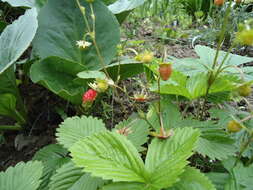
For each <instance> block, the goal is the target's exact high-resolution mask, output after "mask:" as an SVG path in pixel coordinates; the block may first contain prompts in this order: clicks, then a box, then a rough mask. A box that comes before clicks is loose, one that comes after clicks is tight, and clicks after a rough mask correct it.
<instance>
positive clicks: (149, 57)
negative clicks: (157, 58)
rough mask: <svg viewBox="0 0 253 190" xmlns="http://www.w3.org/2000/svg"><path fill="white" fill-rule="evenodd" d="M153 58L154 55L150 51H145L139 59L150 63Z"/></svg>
mask: <svg viewBox="0 0 253 190" xmlns="http://www.w3.org/2000/svg"><path fill="white" fill-rule="evenodd" d="M153 59H154V55H153V53H152V52H145V53H143V54H142V56H141V61H142V62H143V63H150V62H152V61H153Z"/></svg>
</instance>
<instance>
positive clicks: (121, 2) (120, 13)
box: [108, 0, 145, 23]
mask: <svg viewBox="0 0 253 190" xmlns="http://www.w3.org/2000/svg"><path fill="white" fill-rule="evenodd" d="M144 2H145V0H117V1H116V2H114V3H112V4H111V5H109V6H108V8H109V10H110V11H111V12H112V13H113V14H115V15H116V16H117V19H118V21H119V23H122V22H123V21H124V20H125V18H126V17H127V16H128V15H129V13H130V12H131V11H132V10H133V9H135V8H137V7H139V6H140V5H142V4H143V3H144Z"/></svg>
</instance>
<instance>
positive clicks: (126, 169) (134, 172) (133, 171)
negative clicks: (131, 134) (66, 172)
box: [70, 131, 148, 182]
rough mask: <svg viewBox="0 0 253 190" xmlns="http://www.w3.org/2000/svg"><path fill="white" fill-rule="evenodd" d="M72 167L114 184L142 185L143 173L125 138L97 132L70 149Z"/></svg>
mask: <svg viewBox="0 0 253 190" xmlns="http://www.w3.org/2000/svg"><path fill="white" fill-rule="evenodd" d="M70 152H71V156H72V157H73V161H74V163H75V164H76V165H77V166H79V167H84V171H86V172H90V173H91V174H92V175H93V176H97V177H102V178H103V179H111V180H113V181H114V182H118V181H121V182H122V181H128V182H131V181H133V182H145V181H146V180H147V175H148V174H147V172H146V170H145V167H144V163H143V161H142V159H141V158H140V156H139V153H138V151H137V150H136V148H135V147H134V145H133V144H132V143H131V142H130V141H129V140H127V139H126V137H125V136H123V135H119V134H117V133H113V132H109V131H107V132H100V133H96V134H93V135H92V136H88V137H86V138H83V139H82V140H80V141H79V142H78V143H76V144H75V145H74V146H73V147H71V148H70Z"/></svg>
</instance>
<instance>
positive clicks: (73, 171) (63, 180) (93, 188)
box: [49, 162, 104, 190]
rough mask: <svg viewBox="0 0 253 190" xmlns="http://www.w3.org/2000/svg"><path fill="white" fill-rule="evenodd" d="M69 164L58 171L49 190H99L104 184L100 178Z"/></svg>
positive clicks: (71, 163)
mask: <svg viewBox="0 0 253 190" xmlns="http://www.w3.org/2000/svg"><path fill="white" fill-rule="evenodd" d="M82 170H83V169H82V168H79V167H77V166H75V165H74V164H73V162H69V163H67V164H64V165H63V166H62V167H61V168H60V169H58V170H57V171H56V174H55V175H53V177H52V178H51V182H50V184H49V190H80V189H81V190H97V189H98V187H100V186H102V185H103V184H104V181H103V180H102V179H100V178H96V177H91V176H90V175H89V174H85V173H84V172H83V171H82Z"/></svg>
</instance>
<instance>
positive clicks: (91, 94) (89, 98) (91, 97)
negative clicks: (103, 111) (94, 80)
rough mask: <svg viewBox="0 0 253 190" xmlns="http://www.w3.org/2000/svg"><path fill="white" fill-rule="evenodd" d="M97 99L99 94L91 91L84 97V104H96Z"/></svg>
mask: <svg viewBox="0 0 253 190" xmlns="http://www.w3.org/2000/svg"><path fill="white" fill-rule="evenodd" d="M96 97H97V92H96V91H95V90H93V89H89V90H88V91H87V92H85V93H84V95H83V104H86V103H90V102H94V100H95V99H96Z"/></svg>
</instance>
